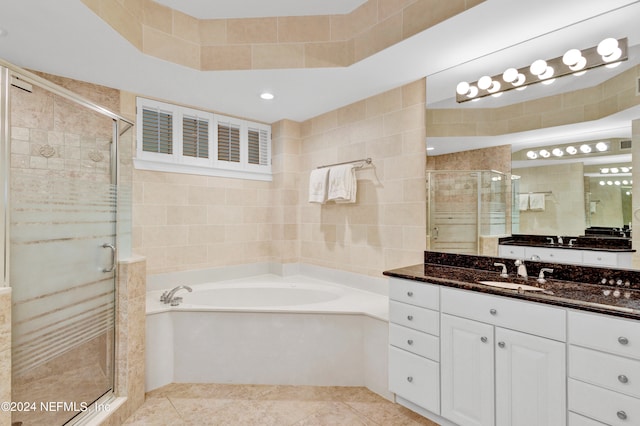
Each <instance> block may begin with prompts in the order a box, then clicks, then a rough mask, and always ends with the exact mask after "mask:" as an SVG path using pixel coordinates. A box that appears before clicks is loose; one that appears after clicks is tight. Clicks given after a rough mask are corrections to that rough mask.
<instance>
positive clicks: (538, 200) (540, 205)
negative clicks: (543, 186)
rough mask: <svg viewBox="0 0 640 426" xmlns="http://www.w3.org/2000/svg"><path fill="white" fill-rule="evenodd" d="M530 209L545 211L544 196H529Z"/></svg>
mask: <svg viewBox="0 0 640 426" xmlns="http://www.w3.org/2000/svg"><path fill="white" fill-rule="evenodd" d="M529 208H530V209H531V210H535V211H539V212H541V211H544V194H529Z"/></svg>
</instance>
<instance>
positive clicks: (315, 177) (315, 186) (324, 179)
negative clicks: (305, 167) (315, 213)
mask: <svg viewBox="0 0 640 426" xmlns="http://www.w3.org/2000/svg"><path fill="white" fill-rule="evenodd" d="M328 179H329V169H328V168H327V167H323V168H321V169H314V170H312V171H311V174H310V175H309V202H310V203H320V204H324V203H325V201H327V183H328Z"/></svg>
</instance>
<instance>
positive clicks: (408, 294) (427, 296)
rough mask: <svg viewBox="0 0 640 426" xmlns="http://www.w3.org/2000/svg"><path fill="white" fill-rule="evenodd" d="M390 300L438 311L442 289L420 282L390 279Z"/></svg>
mask: <svg viewBox="0 0 640 426" xmlns="http://www.w3.org/2000/svg"><path fill="white" fill-rule="evenodd" d="M389 299H391V300H397V301H398V302H404V303H410V304H412V305H416V306H422V307H423V308H428V309H435V310H437V309H438V308H439V307H440V303H439V302H440V300H439V299H440V287H439V286H437V285H433V284H426V283H422V282H418V281H411V280H402V279H399V278H389Z"/></svg>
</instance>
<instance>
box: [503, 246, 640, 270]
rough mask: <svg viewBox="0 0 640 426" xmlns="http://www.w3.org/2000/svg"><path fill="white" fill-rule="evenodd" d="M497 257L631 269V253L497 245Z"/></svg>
mask: <svg viewBox="0 0 640 426" xmlns="http://www.w3.org/2000/svg"><path fill="white" fill-rule="evenodd" d="M498 255H499V256H500V257H506V258H510V259H525V260H540V261H542V262H549V263H571V264H576V265H587V266H610V267H618V268H630V267H631V257H632V254H631V252H611V251H600V250H578V249H569V248H550V247H537V246H512V245H508V244H507V245H499V246H498Z"/></svg>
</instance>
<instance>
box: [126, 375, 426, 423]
mask: <svg viewBox="0 0 640 426" xmlns="http://www.w3.org/2000/svg"><path fill="white" fill-rule="evenodd" d="M125 425H129V426H132V425H145V426H147V425H154V426H155V425H171V426H174V425H185V426H189V425H197V426H201V425H202V426H204V425H225V426H236V425H237V426H268V425H276V426H289V425H290V426H294V425H295V426H302V425H316V426H320V425H322V426H325V425H327V426H339V425H345V426H357V425H371V426H375V425H384V426H396V425H397V426H409V425H411V426H419V425H425V426H438V425H437V424H436V423H433V422H431V421H429V420H427V419H425V418H424V417H421V416H419V415H418V414H415V413H413V412H412V411H410V410H407V409H406V408H404V407H402V406H400V405H398V404H394V403H392V402H390V401H387V400H386V399H384V398H382V397H380V396H379V395H376V394H375V393H373V392H371V391H369V390H368V389H366V388H362V387H320V386H275V385H274V386H272V385H228V384H171V385H167V386H164V387H162V388H160V389H156V390H154V391H152V392H149V393H148V394H147V396H146V400H145V403H144V405H143V406H142V407H140V409H138V410H137V411H136V412H135V413H134V414H133V415H132V416H131V417H130V418H129V419H127V421H126V422H125Z"/></svg>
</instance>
